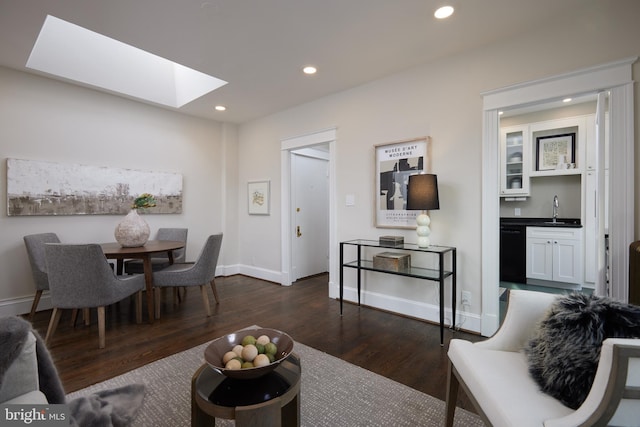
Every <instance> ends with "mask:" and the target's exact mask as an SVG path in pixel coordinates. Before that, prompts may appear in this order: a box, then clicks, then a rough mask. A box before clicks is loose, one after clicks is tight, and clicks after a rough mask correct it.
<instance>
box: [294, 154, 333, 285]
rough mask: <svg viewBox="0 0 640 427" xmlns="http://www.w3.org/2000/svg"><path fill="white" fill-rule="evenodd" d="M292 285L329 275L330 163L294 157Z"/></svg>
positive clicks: (312, 158) (316, 159)
mask: <svg viewBox="0 0 640 427" xmlns="http://www.w3.org/2000/svg"><path fill="white" fill-rule="evenodd" d="M291 193H292V197H291V201H292V209H293V212H292V214H291V218H292V219H293V221H292V224H293V226H294V230H293V231H292V245H291V247H292V249H293V251H292V273H293V277H292V281H296V280H298V279H300V278H303V277H308V276H312V275H314V274H320V273H324V272H327V271H329V162H328V160H326V159H322V158H317V157H310V156H308V155H300V154H296V153H292V154H291Z"/></svg>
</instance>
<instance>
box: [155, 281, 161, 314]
mask: <svg viewBox="0 0 640 427" xmlns="http://www.w3.org/2000/svg"><path fill="white" fill-rule="evenodd" d="M154 294H155V297H156V300H155V304H154V305H155V309H156V319H159V318H160V288H156V289H155V292H154Z"/></svg>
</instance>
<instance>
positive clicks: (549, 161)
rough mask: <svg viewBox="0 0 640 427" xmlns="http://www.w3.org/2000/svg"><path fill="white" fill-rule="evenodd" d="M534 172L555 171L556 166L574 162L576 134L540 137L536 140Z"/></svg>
mask: <svg viewBox="0 0 640 427" xmlns="http://www.w3.org/2000/svg"><path fill="white" fill-rule="evenodd" d="M536 150H537V151H536V153H537V155H536V170H538V171H546V170H551V169H557V168H558V164H561V165H564V164H567V163H575V162H576V134H575V133H565V134H562V135H550V136H540V137H538V138H536Z"/></svg>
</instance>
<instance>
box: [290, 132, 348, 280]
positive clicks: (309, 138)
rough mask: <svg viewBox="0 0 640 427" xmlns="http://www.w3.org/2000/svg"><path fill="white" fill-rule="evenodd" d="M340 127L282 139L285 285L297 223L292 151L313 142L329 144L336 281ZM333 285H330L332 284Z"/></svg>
mask: <svg viewBox="0 0 640 427" xmlns="http://www.w3.org/2000/svg"><path fill="white" fill-rule="evenodd" d="M336 132H337V128H336V127H332V128H328V129H322V130H318V131H316V132H312V133H308V134H304V135H300V136H294V137H290V138H286V139H283V140H281V142H280V150H281V151H280V183H281V184H280V185H281V187H280V194H281V195H282V198H281V206H280V207H281V209H280V211H281V217H280V225H281V233H280V234H281V239H280V249H281V255H282V256H281V276H280V277H281V279H280V284H281V285H282V286H291V284H292V281H291V278H292V271H291V269H292V267H293V266H292V259H291V256H292V252H291V236H292V234H293V227H294V224H293V223H292V220H293V219H292V217H291V152H292V151H295V150H299V149H301V148H305V147H312V146H314V145H320V144H328V145H329V284H331V282H332V281H333V277H332V274H333V273H332V272H333V271H335V268H334V267H335V263H336V256H337V254H336V245H337V243H336V242H337V234H336V203H335V200H336V198H335V195H336V166H335V163H336V162H335V152H336V149H335V144H336ZM329 287H330V286H329Z"/></svg>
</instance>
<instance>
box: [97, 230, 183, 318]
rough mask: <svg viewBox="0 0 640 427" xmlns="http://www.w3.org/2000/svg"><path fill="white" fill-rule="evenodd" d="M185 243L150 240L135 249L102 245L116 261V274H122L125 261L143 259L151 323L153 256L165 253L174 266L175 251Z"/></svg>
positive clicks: (114, 244)
mask: <svg viewBox="0 0 640 427" xmlns="http://www.w3.org/2000/svg"><path fill="white" fill-rule="evenodd" d="M185 245H186V243H185V242H180V241H174V240H149V241H147V243H145V244H144V246H138V247H135V248H130V247H123V246H122V245H120V243H117V242H108V243H101V244H100V246H101V247H102V252H104V255H105V256H106V257H107V258H108V259H115V260H116V273H117V274H118V275H121V274H122V270H123V265H124V260H126V259H141V260H142V265H143V270H144V282H145V288H146V291H147V309H148V310H149V323H153V321H154V313H155V310H154V301H155V300H154V297H153V265H152V263H151V256H152V255H154V254H158V253H163V252H165V253H166V254H167V256H168V258H169V263H170V264H173V251H175V250H176V249H182V248H184V247H185Z"/></svg>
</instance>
